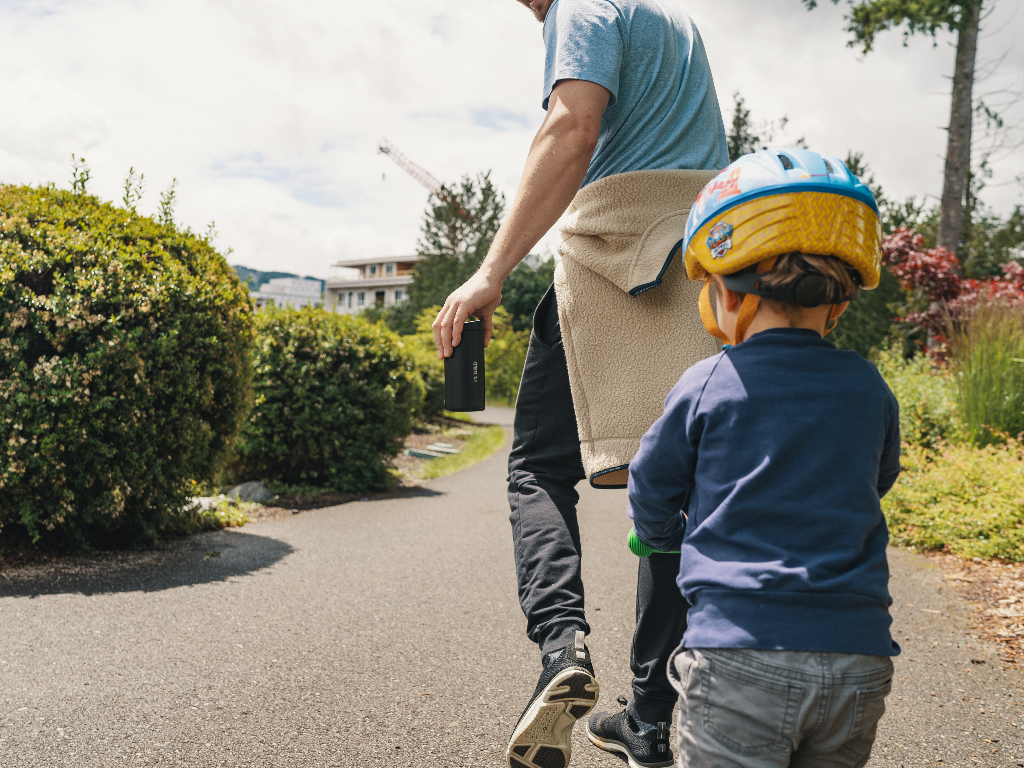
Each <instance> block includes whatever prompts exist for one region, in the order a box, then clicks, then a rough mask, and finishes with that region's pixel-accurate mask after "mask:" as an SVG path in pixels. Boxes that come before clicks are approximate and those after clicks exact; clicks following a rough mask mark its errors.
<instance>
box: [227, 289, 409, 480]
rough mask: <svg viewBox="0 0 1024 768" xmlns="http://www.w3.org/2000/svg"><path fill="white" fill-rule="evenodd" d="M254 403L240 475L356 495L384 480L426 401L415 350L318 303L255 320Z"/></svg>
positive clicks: (245, 433)
mask: <svg viewBox="0 0 1024 768" xmlns="http://www.w3.org/2000/svg"><path fill="white" fill-rule="evenodd" d="M256 330H257V339H256V352H255V355H254V359H253V368H254V376H255V378H254V381H253V388H254V391H255V404H254V407H253V411H252V415H251V416H250V417H249V419H248V421H247V422H246V424H245V427H244V429H243V432H242V441H241V445H240V450H239V455H238V458H237V460H236V463H235V464H234V465H233V467H232V469H231V472H232V474H234V475H235V477H236V479H238V480H251V479H256V478H259V479H261V480H273V481H277V482H282V483H286V484H289V485H302V486H315V487H318V488H329V489H331V490H335V491H339V492H342V493H359V492H362V491H365V490H369V489H372V488H380V487H383V486H386V485H387V484H388V482H389V477H390V476H389V474H388V467H387V462H388V460H389V459H390V458H391V457H392V456H394V455H395V454H397V453H398V451H399V450H401V447H402V442H403V440H404V439H405V437H406V436H407V435H408V434H409V432H410V431H411V430H412V424H413V419H414V418H415V416H416V415H417V413H418V412H419V411H420V408H421V407H422V404H423V383H422V381H421V379H420V377H419V376H418V375H417V372H416V370H415V366H414V364H413V360H412V356H411V355H410V354H409V352H408V350H407V349H406V348H405V346H404V345H403V344H402V342H401V341H400V340H399V338H398V336H396V335H395V334H394V333H392V332H391V331H389V330H388V329H387V328H385V327H384V325H383V323H370V322H368V321H366V320H364V319H363V318H360V317H352V316H347V315H336V314H333V313H330V312H325V311H323V310H320V309H312V308H307V309H303V310H268V311H265V312H261V313H259V315H257V318H256Z"/></svg>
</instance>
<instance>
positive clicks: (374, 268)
mask: <svg viewBox="0 0 1024 768" xmlns="http://www.w3.org/2000/svg"><path fill="white" fill-rule="evenodd" d="M367 269H368V271H369V273H370V277H373V276H374V275H376V274H377V265H376V264H371V265H370V266H369V267H367Z"/></svg>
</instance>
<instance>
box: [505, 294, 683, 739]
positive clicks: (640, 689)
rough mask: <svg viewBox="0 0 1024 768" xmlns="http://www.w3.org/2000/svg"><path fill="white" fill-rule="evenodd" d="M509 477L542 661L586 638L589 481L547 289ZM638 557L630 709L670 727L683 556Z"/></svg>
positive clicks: (527, 605)
mask: <svg viewBox="0 0 1024 768" xmlns="http://www.w3.org/2000/svg"><path fill="white" fill-rule="evenodd" d="M508 472H509V478H508V501H509V506H510V507H511V508H512V515H511V517H510V518H509V519H510V520H511V522H512V539H513V542H514V544H515V557H516V576H517V578H518V582H519V604H520V605H521V606H522V608H523V613H525V614H526V622H527V626H526V634H527V636H528V637H529V638H530V639H531V640H533V641H534V642H535V643H537V644H538V645H540V651H541V654H542V655H544V654H548V653H550V652H551V651H556V650H559V649H561V648H564V647H565V646H566V645H569V644H570V643H572V641H573V638H574V636H575V633H576V630H579V629H582V630H583V631H584V632H587V633H588V634H589V632H590V625H589V624H587V619H586V616H585V614H584V610H583V580H582V578H581V575H580V555H581V551H580V529H579V524H578V522H577V519H576V504H577V503H578V502H579V498H580V497H579V494H578V493H577V492H576V485H577V483H579V482H580V481H582V480H586V474H585V473H584V471H583V459H582V458H581V456H580V441H579V433H578V431H577V429H576V412H575V410H574V409H573V404H572V393H571V392H570V390H569V370H568V367H567V366H566V362H565V350H564V348H563V347H562V333H561V329H560V328H559V325H558V306H557V304H556V303H555V290H554V287H553V286H552V287H551V288H549V289H548V292H547V293H546V294H545V295H544V298H543V299H542V300H541V302H540V304H539V305H538V307H537V312H536V314H535V315H534V318H533V333H532V334H531V336H530V349H529V352H528V353H527V355H526V367H525V369H524V370H523V381H522V384H521V385H520V387H519V399H518V400H517V401H516V418H515V436H514V438H513V445H512V453H511V455H510V456H509V462H508ZM623 517H624V518H625V510H623ZM625 546H626V545H625V543H623V547H625ZM639 560H640V573H639V576H638V578H637V594H636V631H635V633H634V635H633V648H632V652H631V654H630V667H631V669H632V670H633V695H632V696H631V697H630V702H629V709H630V713H631V714H632V715H633V717H635V718H636V719H638V720H642V721H644V722H646V723H652V724H653V723H658V722H663V721H664V722H670V721H671V717H672V707H673V705H674V704H675V701H676V697H677V694H676V692H675V690H674V689H673V688H672V685H671V684H670V683H669V681H668V675H667V672H666V670H667V666H666V665H667V664H668V659H669V656H671V655H672V652H673V651H674V650H675V649H676V646H677V645H679V641H680V639H681V638H682V636H683V633H684V632H685V631H686V609H687V604H686V601H685V600H684V599H683V596H682V595H681V594H680V593H679V587H677V586H676V576H677V575H678V574H679V555H668V554H657V555H652V556H651V557H642V558H639Z"/></svg>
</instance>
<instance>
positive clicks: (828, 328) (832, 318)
mask: <svg viewBox="0 0 1024 768" xmlns="http://www.w3.org/2000/svg"><path fill="white" fill-rule="evenodd" d="M838 308H839V305H838V304H833V305H832V311H831V312H829V313H828V323H832V325H829V324H828V323H825V336H828V335H829V334H830V333H832V331H834V330H835V329H836V326H837V325H839V317H838V316H837V315H836V309H838Z"/></svg>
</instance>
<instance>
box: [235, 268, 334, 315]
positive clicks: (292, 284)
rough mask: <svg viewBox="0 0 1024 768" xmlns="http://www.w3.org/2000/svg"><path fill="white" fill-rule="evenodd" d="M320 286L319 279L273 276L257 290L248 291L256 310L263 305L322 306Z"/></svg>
mask: <svg viewBox="0 0 1024 768" xmlns="http://www.w3.org/2000/svg"><path fill="white" fill-rule="evenodd" d="M322 293H323V291H322V286H321V283H320V281H319V280H309V279H306V278H301V277H275V278H274V279H273V280H268V281H267V282H265V283H264V284H263V285H261V286H260V289H259V290H258V291H249V298H250V299H252V302H253V305H254V306H255V307H256V311H257V312H258V311H259V310H261V309H263V308H264V307H291V308H293V309H302V308H303V307H308V306H313V307H322V306H323V297H322Z"/></svg>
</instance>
